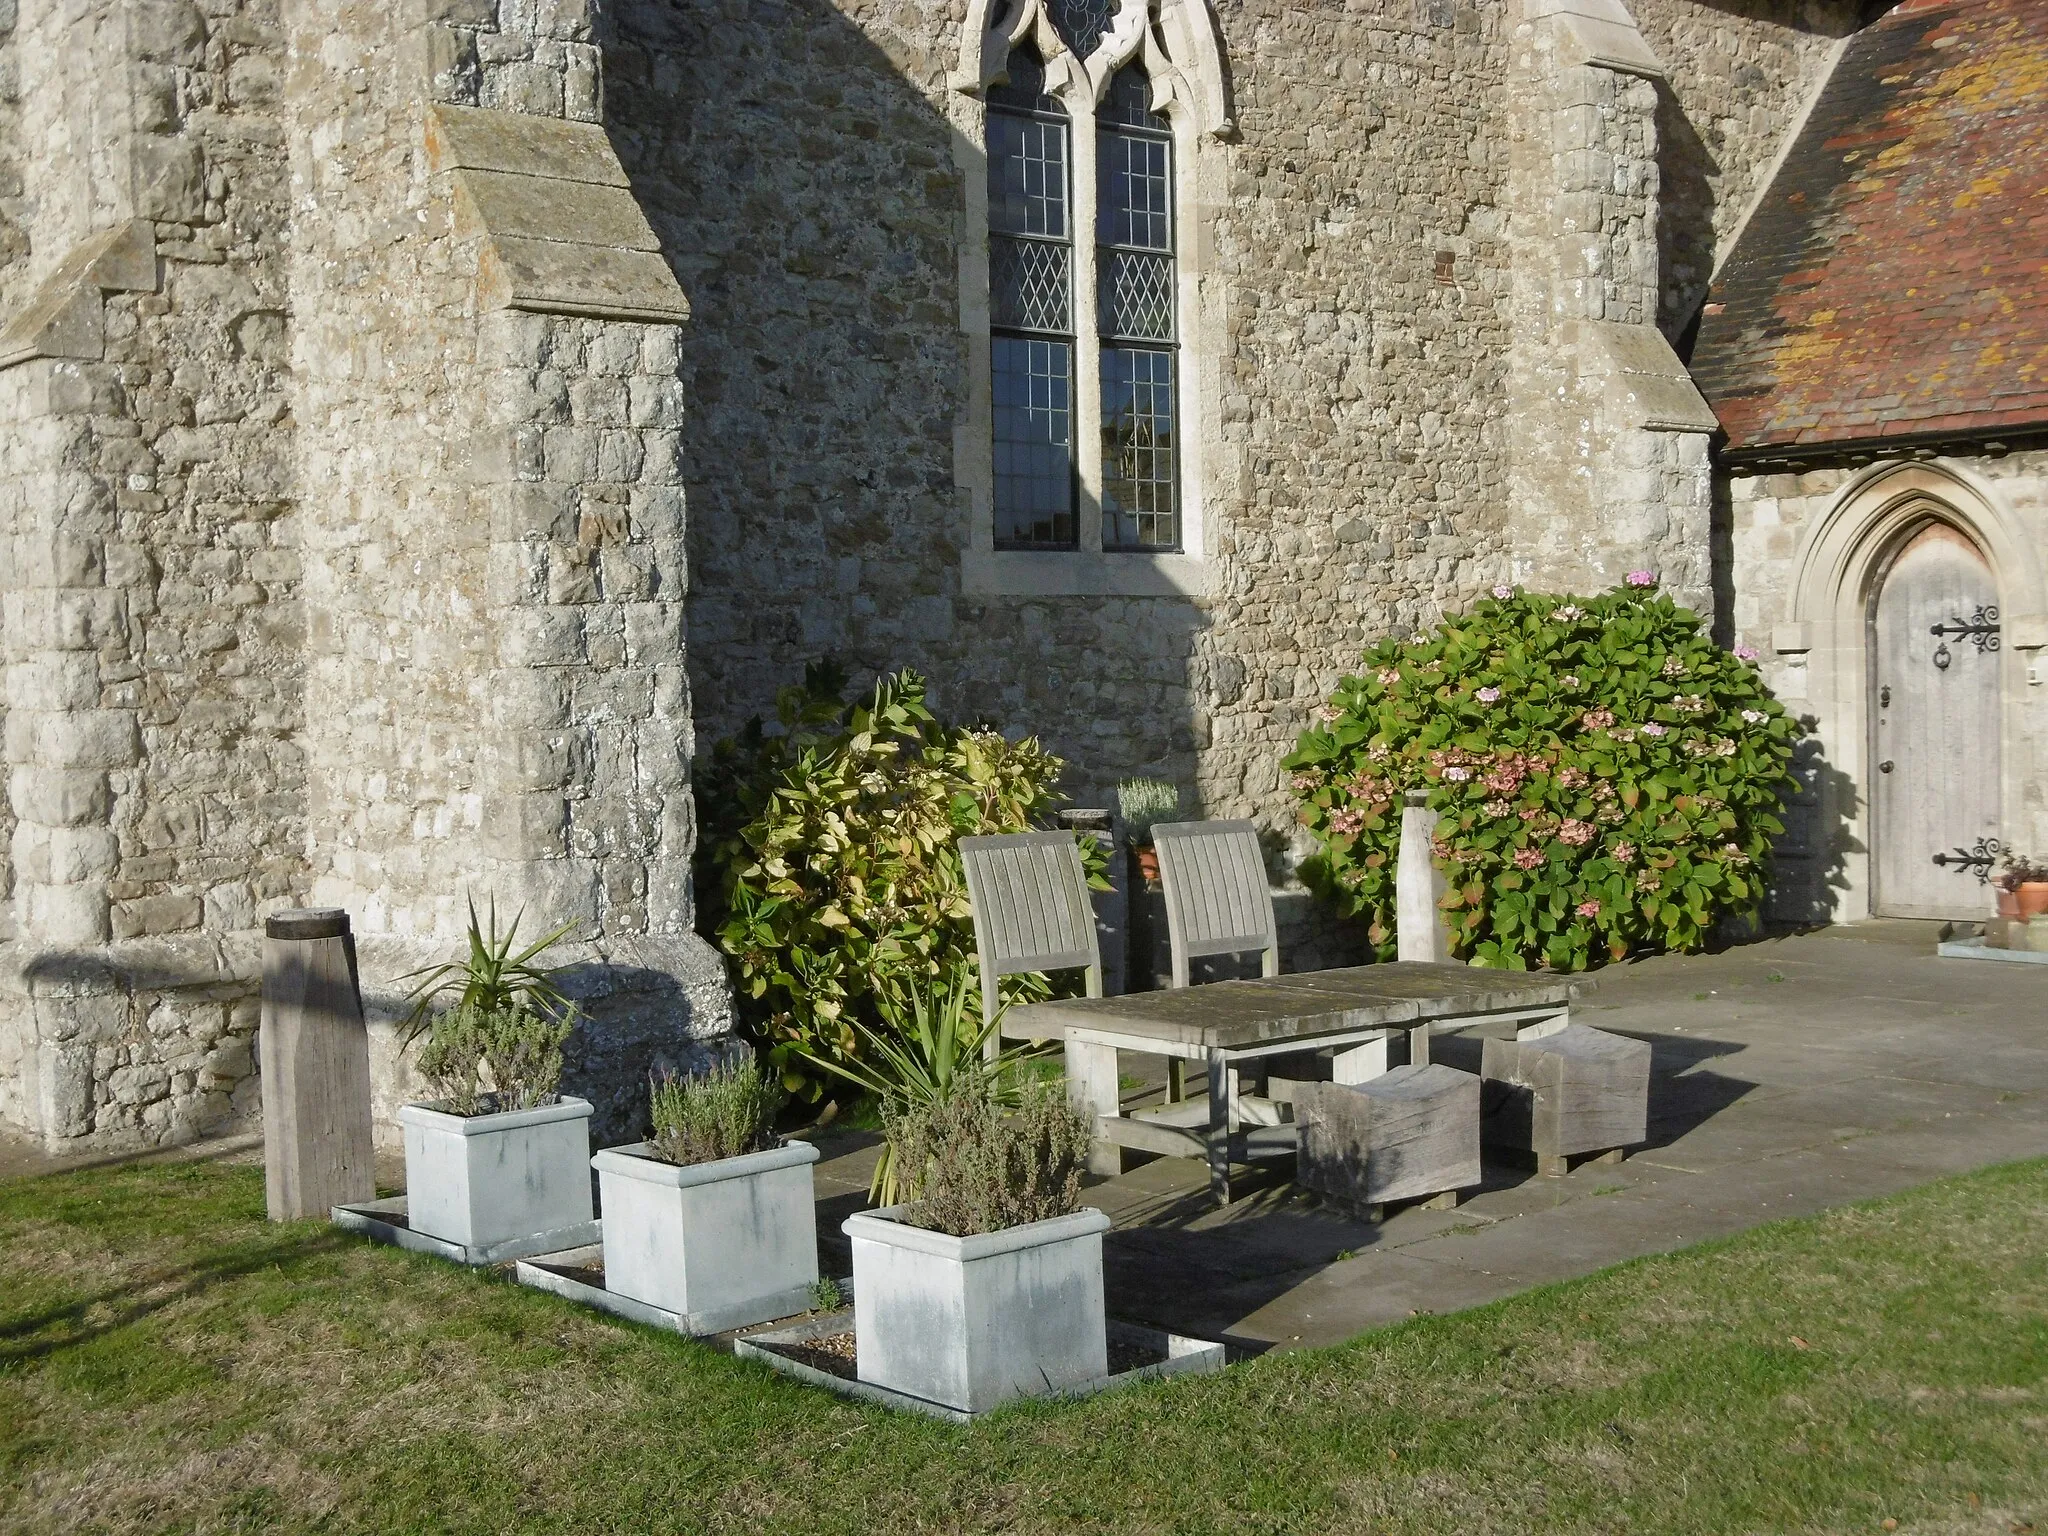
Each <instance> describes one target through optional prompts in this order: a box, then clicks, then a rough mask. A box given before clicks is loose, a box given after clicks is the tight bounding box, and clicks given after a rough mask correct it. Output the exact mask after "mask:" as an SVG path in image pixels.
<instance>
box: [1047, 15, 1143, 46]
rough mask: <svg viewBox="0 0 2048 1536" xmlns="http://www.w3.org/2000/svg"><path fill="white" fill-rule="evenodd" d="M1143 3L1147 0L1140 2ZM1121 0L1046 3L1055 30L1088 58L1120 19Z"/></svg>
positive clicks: (1062, 38) (1061, 38) (1061, 37)
mask: <svg viewBox="0 0 2048 1536" xmlns="http://www.w3.org/2000/svg"><path fill="white" fill-rule="evenodd" d="M1137 3H1139V4H1143V3H1144V0H1137ZM1116 8H1117V0H1046V7H1045V9H1046V11H1047V13H1048V14H1049V15H1050V16H1051V17H1052V26H1053V30H1054V31H1055V32H1057V33H1059V35H1060V41H1062V42H1063V43H1065V44H1066V45H1067V46H1068V47H1069V48H1071V49H1073V50H1074V53H1075V55H1076V56H1077V57H1079V58H1083V59H1085V58H1087V57H1088V55H1089V54H1091V53H1093V52H1094V51H1095V45H1096V44H1097V43H1099V42H1101V41H1102V34H1103V33H1105V32H1107V31H1108V30H1109V24H1110V22H1111V20H1113V19H1114V18H1115V16H1116Z"/></svg>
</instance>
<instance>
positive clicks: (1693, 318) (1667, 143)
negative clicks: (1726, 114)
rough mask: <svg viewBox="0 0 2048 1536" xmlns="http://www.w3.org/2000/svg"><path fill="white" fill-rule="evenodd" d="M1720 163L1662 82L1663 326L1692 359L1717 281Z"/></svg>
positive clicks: (1685, 357)
mask: <svg viewBox="0 0 2048 1536" xmlns="http://www.w3.org/2000/svg"><path fill="white" fill-rule="evenodd" d="M1720 174H1721V166H1720V163H1719V162H1718V161H1717V160H1716V159H1715V158H1714V154H1713V152H1712V151H1711V150H1709V149H1708V148H1707V145H1706V143H1705V141H1703V140H1702V139H1701V138H1700V135H1699V132H1698V130H1697V129H1695V128H1694V127H1693V125H1692V119H1691V118H1689V117H1687V116H1686V115H1685V108H1684V107H1683V106H1682V105H1680V103H1679V100H1678V97H1677V95H1676V94H1675V93H1674V92H1673V91H1672V89H1671V84H1670V82H1669V81H1666V80H1659V81H1658V82H1657V175H1658V190H1659V194H1660V195H1659V198H1658V202H1657V324H1658V327H1659V328H1660V329H1661V330H1662V331H1663V332H1664V335H1665V338H1666V339H1667V340H1669V341H1670V342H1671V344H1672V345H1673V346H1674V347H1675V348H1677V350H1678V356H1679V360H1680V361H1681V362H1686V361H1690V359H1691V356H1692V334H1693V331H1694V329H1695V327H1696V324H1697V321H1698V318H1699V314H1700V306H1701V305H1703V304H1704V303H1706V300H1707V283H1708V281H1709V280H1710V279H1711V278H1712V277H1713V275H1714V201H1715V200H1714V187H1715V185H1716V182H1717V181H1718V179H1719V177H1720Z"/></svg>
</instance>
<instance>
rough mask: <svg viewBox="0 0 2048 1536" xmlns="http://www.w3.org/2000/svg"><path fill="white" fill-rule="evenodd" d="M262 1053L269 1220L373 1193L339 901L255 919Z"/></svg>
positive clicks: (362, 1052)
mask: <svg viewBox="0 0 2048 1536" xmlns="http://www.w3.org/2000/svg"><path fill="white" fill-rule="evenodd" d="M261 1061H262V1072H263V1173H264V1190H265V1193H266V1195H267V1196H268V1200H269V1206H270V1219H271V1220H272V1221H298V1220H301V1219H303V1218H305V1217H308V1216H316V1217H324V1216H326V1214H327V1211H328V1208H329V1207H330V1206H335V1205H353V1204H357V1203H360V1202H362V1201H365V1200H374V1199H375V1198H376V1197H377V1181H376V1170H375V1167H374V1165H373V1162H372V1152H371V1145H370V1037H369V1032H368V1030H367V1029H366V1028H365V1027H364V1024H363V997H362V991H361V989H360V987H359V986H358V984H357V979H356V944H355V939H354V938H353V937H352V936H351V935H350V933H349V924H348V913H346V912H344V911H342V910H341V909H340V908H338V907H318V908H307V909H300V910H295V911H288V912H278V913H274V914H273V915H272V916H271V917H270V919H269V920H268V921H267V922H266V923H265V924H264V925H263V1039H262V1057H261Z"/></svg>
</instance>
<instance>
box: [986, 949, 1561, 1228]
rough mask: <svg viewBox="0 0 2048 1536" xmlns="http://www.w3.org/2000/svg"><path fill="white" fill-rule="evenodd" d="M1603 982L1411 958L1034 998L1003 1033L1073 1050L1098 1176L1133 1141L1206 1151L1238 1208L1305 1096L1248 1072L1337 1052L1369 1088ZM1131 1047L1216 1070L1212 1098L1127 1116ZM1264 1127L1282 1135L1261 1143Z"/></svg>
mask: <svg viewBox="0 0 2048 1536" xmlns="http://www.w3.org/2000/svg"><path fill="white" fill-rule="evenodd" d="M1589 985H1590V983H1588V982H1586V981H1583V980H1576V981H1575V980H1569V979H1566V978H1564V977H1559V976H1553V975H1532V974H1529V973H1527V972H1521V971H1495V970H1484V969H1480V968H1477V967H1473V966H1468V965H1458V964H1446V963H1437V962H1428V961H1420V960H1399V961H1391V962H1388V963H1386V964H1384V965H1361V966H1352V967H1349V968H1346V969H1343V970H1334V971H1306V972H1302V973H1300V974H1297V975H1290V976H1272V977H1266V978H1262V979H1260V980H1257V981H1219V982H1211V983H1209V984H1207V985H1203V986H1196V987H1183V988H1179V989H1176V990H1170V991H1164V992H1133V993H1130V994H1127V995H1126V996H1123V997H1087V998H1064V999H1060V1000H1058V1001H1055V1002H1050V1003H1032V1004H1029V1005H1027V1006H1025V1007H1022V1008H1013V1009H1011V1010H1010V1011H1009V1012H1008V1013H1007V1014H1005V1015H1004V1017H1003V1033H1004V1034H1005V1035H1007V1036H1010V1037H1012V1038H1016V1039H1034V1040H1048V1039H1054V1038H1058V1039H1061V1040H1063V1041H1064V1042H1065V1045H1066V1065H1067V1085H1068V1086H1067V1091H1068V1095H1069V1097H1070V1098H1071V1099H1072V1101H1073V1102H1074V1104H1075V1106H1076V1107H1077V1108H1080V1109H1081V1110H1083V1111H1084V1112H1085V1113H1089V1114H1092V1115H1093V1116H1094V1117H1095V1124H1096V1131H1097V1134H1096V1138H1095V1141H1094V1143H1093V1146H1092V1147H1091V1149H1090V1153H1089V1167H1090V1169H1091V1170H1092V1171H1094V1172H1097V1173H1115V1172H1117V1171H1119V1168H1120V1154H1119V1152H1118V1149H1119V1148H1120V1147H1130V1148H1132V1149H1133V1150H1135V1151H1142V1152H1154V1153H1160V1154H1163V1155H1165V1156H1169V1157H1202V1158H1206V1159H1207V1160H1208V1164H1209V1181H1210V1185H1211V1187H1212V1188H1213V1189H1214V1191H1215V1193H1216V1195H1217V1198H1218V1199H1219V1200H1220V1201H1221V1202H1222V1203H1224V1204H1228V1203H1229V1201H1230V1165H1231V1163H1232V1162H1246V1161H1249V1160H1250V1158H1251V1156H1253V1155H1254V1154H1255V1153H1256V1154H1258V1155H1273V1154H1277V1153H1282V1152H1285V1151H1286V1150H1287V1149H1288V1148H1289V1147H1291V1145H1292V1144H1293V1132H1292V1128H1291V1126H1289V1124H1288V1120H1287V1117H1286V1115H1285V1114H1284V1113H1283V1106H1284V1105H1285V1104H1286V1103H1287V1102H1288V1099H1289V1098H1290V1097H1291V1095H1289V1094H1288V1092H1287V1083H1288V1079H1287V1078H1286V1077H1285V1076H1284V1075H1282V1074H1281V1073H1279V1072H1270V1073H1269V1083H1268V1092H1267V1094H1265V1095H1253V1094H1246V1093H1242V1092H1240V1091H1239V1088H1238V1075H1239V1070H1240V1068H1241V1067H1242V1066H1245V1065H1248V1064H1250V1065H1258V1066H1263V1067H1266V1068H1276V1067H1277V1068H1281V1069H1283V1071H1284V1069H1285V1067H1286V1066H1287V1065H1288V1063H1287V1062H1286V1061H1285V1060H1284V1059H1279V1058H1286V1057H1289V1056H1300V1055H1301V1054H1303V1053H1305V1052H1318V1051H1322V1050H1324V1049H1326V1048H1327V1049H1329V1050H1330V1051H1331V1053H1332V1054H1331V1075H1332V1077H1333V1079H1334V1080H1335V1081H1337V1082H1340V1083H1361V1082H1365V1081H1367V1080H1369V1079H1371V1078H1374V1077H1377V1076H1378V1075H1379V1074H1380V1073H1382V1072H1385V1071H1386V1070H1388V1068H1389V1066H1390V1065H1398V1064H1399V1063H1398V1062H1392V1063H1390V1062H1389V1060H1388V1045H1389V1042H1390V1041H1392V1040H1393V1039H1394V1038H1395V1037H1396V1036H1405V1037H1406V1039H1407V1042H1408V1054H1407V1059H1408V1061H1409V1062H1410V1063H1413V1064H1415V1065H1421V1064H1423V1063H1426V1062H1427V1061H1428V1060H1429V1037H1430V1035H1431V1033H1432V1032H1437V1031H1443V1030H1464V1029H1473V1028H1481V1029H1485V1030H1486V1031H1487V1032H1489V1033H1490V1032H1493V1031H1501V1032H1509V1031H1512V1032H1513V1033H1514V1034H1516V1035H1517V1036H1520V1037H1524V1038H1527V1037H1534V1036H1537V1035H1547V1034H1551V1033H1553V1032H1555V1031H1557V1030H1560V1029H1563V1028H1564V1027H1565V1025H1566V1023H1567V1022H1569V1018H1570V1009H1571V1003H1572V1000H1573V998H1574V996H1575V995H1576V994H1577V992H1578V991H1579V990H1580V989H1581V988H1584V987H1587V986H1589ZM1118 1051H1142V1052H1146V1053H1148V1054H1151V1055H1155V1056H1168V1057H1177V1058H1179V1059H1181V1060H1183V1061H1193V1062H1199V1063H1201V1064H1202V1065H1203V1066H1204V1067H1206V1068H1207V1070H1208V1074H1209V1092H1208V1098H1207V1100H1206V1102H1204V1101H1202V1100H1190V1101H1188V1102H1186V1103H1182V1104H1168V1105H1167V1106H1166V1107H1165V1108H1163V1109H1159V1110H1152V1111H1145V1112H1140V1113H1137V1114H1125V1113H1124V1112H1123V1109H1122V1105H1121V1102H1120V1099H1119V1096H1118V1091H1117V1069H1116V1053H1117V1052H1118ZM1283 1128H1284V1129H1283ZM1261 1129H1265V1130H1267V1132H1268V1133H1267V1134H1265V1135H1259V1134H1258V1132H1259V1131H1260V1130H1261Z"/></svg>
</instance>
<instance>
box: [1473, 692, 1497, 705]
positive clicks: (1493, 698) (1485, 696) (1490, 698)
mask: <svg viewBox="0 0 2048 1536" xmlns="http://www.w3.org/2000/svg"><path fill="white" fill-rule="evenodd" d="M1475 697H1476V698H1477V699H1478V700H1479V702H1480V703H1482V704H1493V703H1496V702H1498V701H1499V699H1500V690H1499V689H1498V688H1482V689H1480V690H1479V692H1478V693H1477V694H1476V695H1475Z"/></svg>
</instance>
